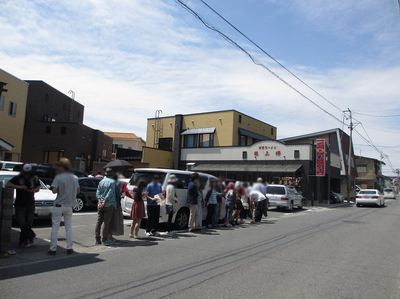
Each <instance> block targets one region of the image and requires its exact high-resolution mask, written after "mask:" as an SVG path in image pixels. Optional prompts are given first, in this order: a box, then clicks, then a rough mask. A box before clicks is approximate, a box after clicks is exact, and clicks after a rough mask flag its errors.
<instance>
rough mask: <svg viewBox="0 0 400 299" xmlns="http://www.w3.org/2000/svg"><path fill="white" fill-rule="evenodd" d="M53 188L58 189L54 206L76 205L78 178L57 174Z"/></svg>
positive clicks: (66, 174) (70, 174) (67, 174)
mask: <svg viewBox="0 0 400 299" xmlns="http://www.w3.org/2000/svg"><path fill="white" fill-rule="evenodd" d="M51 186H52V187H53V188H58V193H57V198H56V200H55V201H54V204H55V205H56V204H59V205H63V206H66V207H73V206H75V205H76V195H77V191H78V188H79V182H78V178H77V177H76V176H75V175H73V174H72V173H61V174H58V175H57V176H56V177H55V178H54V181H53V183H52V184H51Z"/></svg>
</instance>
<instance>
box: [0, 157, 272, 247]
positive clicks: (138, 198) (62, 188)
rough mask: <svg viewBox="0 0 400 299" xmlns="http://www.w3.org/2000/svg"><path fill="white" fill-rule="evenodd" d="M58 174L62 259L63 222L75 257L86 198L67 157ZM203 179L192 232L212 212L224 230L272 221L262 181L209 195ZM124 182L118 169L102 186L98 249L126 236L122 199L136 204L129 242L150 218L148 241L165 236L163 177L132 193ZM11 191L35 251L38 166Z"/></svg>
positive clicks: (218, 188)
mask: <svg viewBox="0 0 400 299" xmlns="http://www.w3.org/2000/svg"><path fill="white" fill-rule="evenodd" d="M57 167H58V174H57V176H56V177H55V179H54V181H53V183H52V185H51V190H52V191H53V193H55V194H57V196H56V199H55V201H54V207H53V213H52V231H51V236H50V249H49V251H48V252H47V254H48V255H56V252H57V241H58V231H59V227H60V222H61V219H62V218H63V220H64V224H65V230H66V243H67V254H72V253H74V250H73V240H72V239H73V233H72V214H73V211H72V208H73V207H74V205H75V202H76V195H77V194H79V193H80V189H79V183H78V179H77V177H76V176H75V175H73V174H72V173H71V172H70V169H71V164H70V161H69V160H68V159H66V158H61V159H60V161H59V162H58V163H57ZM199 178H200V177H199V174H198V173H193V174H192V175H191V177H190V183H189V185H188V189H187V198H186V203H187V204H188V206H189V209H190V215H189V223H188V227H189V232H196V231H199V230H201V229H202V228H203V223H202V210H203V208H206V209H207V216H206V220H205V223H204V225H205V227H207V228H218V227H220V224H219V221H220V219H221V218H223V219H224V224H223V225H224V226H226V227H231V226H234V225H240V224H243V223H244V222H245V219H247V218H250V219H251V223H258V222H260V221H261V219H262V216H263V215H264V216H267V209H268V198H267V196H266V186H265V184H264V183H263V180H262V179H261V178H259V179H258V180H257V183H255V184H254V186H249V185H248V184H246V183H244V184H243V183H241V182H239V181H238V182H236V183H233V182H230V183H228V185H225V183H224V181H222V180H217V179H211V181H210V186H209V190H207V192H204V193H205V194H206V195H205V197H204V198H203V191H204V190H203V188H202V185H201V183H200V180H199ZM177 182H178V180H177V177H176V176H175V175H170V176H169V178H168V185H167V188H166V192H165V211H166V214H167V215H168V222H167V233H166V234H167V235H173V234H174V233H173V231H172V225H173V223H172V219H173V216H174V214H175V213H177V212H178V211H179V209H180V206H179V203H178V195H177V193H176V187H177V186H176V184H177ZM124 185H125V183H124V182H119V175H118V173H116V172H115V171H114V170H113V169H111V168H107V169H106V171H105V176H104V178H103V179H102V180H101V181H100V183H99V185H98V188H97V192H96V198H97V200H98V209H97V211H98V216H97V223H96V227H95V243H96V244H98V245H105V246H110V245H114V244H115V243H116V242H118V240H117V239H116V238H115V237H114V236H118V235H124V223H123V222H124V221H123V215H122V208H121V195H122V192H125V195H126V196H129V197H131V198H132V199H133V204H132V211H131V218H132V224H131V227H130V233H129V237H130V238H134V239H138V238H139V230H140V226H141V222H142V219H143V218H145V217H146V208H145V204H146V205H147V225H146V236H159V235H160V233H159V232H158V231H157V229H158V224H159V217H160V203H161V202H162V201H163V200H164V198H163V197H164V196H163V195H162V193H163V191H162V186H161V184H160V176H159V175H154V177H153V179H152V182H150V183H149V184H147V183H146V182H145V181H143V180H139V181H138V182H137V184H136V186H135V187H134V189H133V191H132V192H130V191H129V190H127V189H126V188H125V190H124ZM6 187H7V188H14V189H16V201H15V210H16V219H17V221H18V223H19V225H20V229H21V233H20V239H19V245H20V246H22V247H31V246H32V245H33V244H34V239H35V237H36V234H35V233H34V231H33V230H32V222H33V218H34V212H35V202H34V194H35V193H36V192H39V187H40V182H39V179H38V178H37V176H36V175H34V174H32V166H31V165H30V164H24V165H23V166H22V171H21V174H20V175H18V176H16V177H14V178H13V179H11V180H10V181H9V182H8V183H7V184H6ZM223 204H225V207H226V213H225V215H221V213H222V210H223V209H222V205H223Z"/></svg>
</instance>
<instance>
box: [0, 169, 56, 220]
mask: <svg viewBox="0 0 400 299" xmlns="http://www.w3.org/2000/svg"><path fill="white" fill-rule="evenodd" d="M18 174H19V172H16V171H0V181H1V182H3V187H4V186H5V185H6V183H7V182H8V181H9V180H11V179H12V178H13V177H14V176H16V175H18ZM39 182H40V191H39V192H38V193H35V217H36V218H51V214H52V211H53V206H54V200H55V199H56V196H57V194H53V192H52V191H51V190H50V189H49V188H47V187H46V185H45V184H44V183H43V182H42V181H40V180H39ZM15 196H16V192H15V190H14V200H15Z"/></svg>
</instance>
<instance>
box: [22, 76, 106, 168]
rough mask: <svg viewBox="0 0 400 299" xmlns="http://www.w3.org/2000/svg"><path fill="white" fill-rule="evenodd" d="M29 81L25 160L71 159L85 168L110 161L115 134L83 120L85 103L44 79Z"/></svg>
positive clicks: (38, 162)
mask: <svg viewBox="0 0 400 299" xmlns="http://www.w3.org/2000/svg"><path fill="white" fill-rule="evenodd" d="M26 82H28V83H29V89H28V100H27V108H26V118H25V126H24V137H23V143H22V161H25V162H30V163H37V164H54V163H55V162H56V161H57V160H58V159H59V158H61V157H66V158H68V159H70V160H71V162H72V163H73V165H74V167H75V168H76V169H79V170H81V171H88V170H91V169H92V167H93V162H94V161H109V160H111V154H112V138H110V137H108V136H106V135H105V134H104V133H103V132H102V131H99V130H95V129H92V128H90V127H88V126H85V125H84V124H83V116H84V108H85V107H84V106H83V105H82V104H80V103H78V102H76V101H75V100H73V99H72V98H70V97H68V96H67V95H65V94H63V93H62V92H60V91H58V90H57V89H55V88H53V87H52V86H50V85H48V84H47V83H45V82H43V81H26Z"/></svg>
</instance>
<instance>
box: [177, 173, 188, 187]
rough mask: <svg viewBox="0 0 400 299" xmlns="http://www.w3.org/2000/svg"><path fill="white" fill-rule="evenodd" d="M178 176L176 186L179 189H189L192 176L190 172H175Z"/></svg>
mask: <svg viewBox="0 0 400 299" xmlns="http://www.w3.org/2000/svg"><path fill="white" fill-rule="evenodd" d="M174 174H175V176H176V178H177V179H178V181H177V183H176V188H177V189H187V188H188V185H189V183H190V176H189V175H188V174H181V173H180V174H177V173H174Z"/></svg>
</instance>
